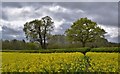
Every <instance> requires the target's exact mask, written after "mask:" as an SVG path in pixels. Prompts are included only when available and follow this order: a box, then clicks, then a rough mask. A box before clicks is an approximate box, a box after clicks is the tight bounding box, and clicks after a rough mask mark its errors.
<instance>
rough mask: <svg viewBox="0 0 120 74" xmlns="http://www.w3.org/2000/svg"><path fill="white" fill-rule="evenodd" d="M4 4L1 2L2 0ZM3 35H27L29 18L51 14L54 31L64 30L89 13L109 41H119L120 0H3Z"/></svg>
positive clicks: (11, 37) (0, 31)
mask: <svg viewBox="0 0 120 74" xmlns="http://www.w3.org/2000/svg"><path fill="white" fill-rule="evenodd" d="M0 4H1V3H0ZM0 12H2V17H0V20H1V24H0V34H1V33H2V39H9V40H11V39H19V40H22V39H25V34H24V32H23V27H24V24H25V23H26V22H29V21H32V20H34V19H41V18H42V17H44V16H50V17H51V18H52V20H53V21H54V26H55V27H54V31H53V32H52V34H64V32H65V30H66V29H68V28H70V26H71V25H72V23H73V22H75V21H76V20H77V19H80V18H83V17H87V18H88V19H91V20H92V21H94V22H97V25H98V26H100V27H101V28H103V29H104V30H105V31H106V32H107V33H106V34H105V38H106V39H107V40H108V41H109V42H118V36H120V35H118V29H120V28H119V27H118V2H2V9H0Z"/></svg>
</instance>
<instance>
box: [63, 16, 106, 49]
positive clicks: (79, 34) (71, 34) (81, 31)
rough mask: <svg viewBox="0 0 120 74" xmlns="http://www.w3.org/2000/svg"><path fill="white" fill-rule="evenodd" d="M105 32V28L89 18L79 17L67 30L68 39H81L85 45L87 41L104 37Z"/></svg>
mask: <svg viewBox="0 0 120 74" xmlns="http://www.w3.org/2000/svg"><path fill="white" fill-rule="evenodd" d="M105 33H106V32H105V30H104V29H102V28H100V27H99V26H97V23H96V22H93V21H91V20H90V19H88V18H81V19H78V20H77V21H75V22H73V24H72V26H71V27H70V28H69V29H67V30H66V31H65V34H66V35H67V37H68V39H70V40H72V41H80V42H81V43H82V46H83V47H85V45H86V43H87V42H94V41H95V40H96V39H99V38H104V34H105Z"/></svg>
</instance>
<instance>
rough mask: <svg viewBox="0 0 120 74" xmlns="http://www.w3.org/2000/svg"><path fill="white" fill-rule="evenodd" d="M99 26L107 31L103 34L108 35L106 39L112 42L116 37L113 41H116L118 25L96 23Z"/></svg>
mask: <svg viewBox="0 0 120 74" xmlns="http://www.w3.org/2000/svg"><path fill="white" fill-rule="evenodd" d="M98 25H99V26H100V27H101V28H103V29H104V30H105V31H106V32H107V33H106V34H105V36H109V37H107V39H108V41H110V42H113V41H114V40H113V39H114V38H116V40H115V41H118V40H117V37H118V34H119V33H118V29H120V28H118V27H115V26H106V25H102V24H98Z"/></svg>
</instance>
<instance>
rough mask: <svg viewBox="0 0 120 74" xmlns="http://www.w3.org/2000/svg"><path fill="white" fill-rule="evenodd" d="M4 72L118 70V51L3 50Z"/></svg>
mask: <svg viewBox="0 0 120 74" xmlns="http://www.w3.org/2000/svg"><path fill="white" fill-rule="evenodd" d="M1 71H2V72H118V53H105V52H99V53H97V52H87V53H86V55H84V54H82V53H81V52H72V53H18V52H2V69H1Z"/></svg>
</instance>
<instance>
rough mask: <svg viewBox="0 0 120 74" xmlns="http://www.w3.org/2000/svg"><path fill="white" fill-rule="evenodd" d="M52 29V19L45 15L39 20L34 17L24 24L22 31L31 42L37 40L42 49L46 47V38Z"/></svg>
mask: <svg viewBox="0 0 120 74" xmlns="http://www.w3.org/2000/svg"><path fill="white" fill-rule="evenodd" d="M52 30H53V21H52V19H51V17H49V16H45V17H43V18H42V19H41V20H38V19H35V20H33V21H30V22H26V23H25V24H24V29H23V31H24V32H25V35H26V38H27V39H29V40H30V41H31V42H34V41H37V42H39V43H40V45H41V47H42V48H43V49H46V48H47V39H48V36H49V35H50V32H51V31H52Z"/></svg>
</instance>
